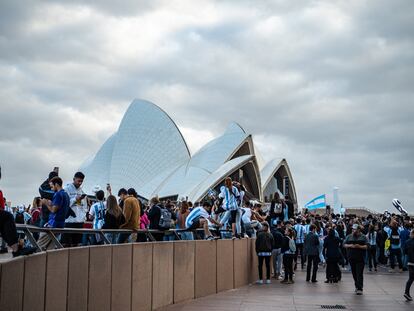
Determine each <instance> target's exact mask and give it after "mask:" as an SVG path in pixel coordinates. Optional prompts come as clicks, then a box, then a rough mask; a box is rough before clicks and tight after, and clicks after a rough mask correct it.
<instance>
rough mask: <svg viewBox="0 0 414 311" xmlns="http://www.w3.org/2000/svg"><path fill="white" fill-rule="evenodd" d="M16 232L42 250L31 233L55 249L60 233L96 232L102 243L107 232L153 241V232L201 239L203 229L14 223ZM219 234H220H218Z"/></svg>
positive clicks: (57, 245) (176, 237)
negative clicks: (40, 235)
mask: <svg viewBox="0 0 414 311" xmlns="http://www.w3.org/2000/svg"><path fill="white" fill-rule="evenodd" d="M16 228H17V232H20V233H23V234H24V235H25V236H26V237H27V239H28V240H29V242H30V244H32V246H33V247H35V248H36V249H37V251H44V250H45V249H44V247H42V246H41V245H39V243H38V241H39V240H37V239H36V238H35V237H34V235H33V233H44V234H46V235H47V236H48V237H49V239H50V242H52V243H53V244H54V247H55V248H57V249H61V248H64V246H63V245H62V244H61V242H60V241H59V238H58V236H59V235H60V234H82V235H83V234H86V235H94V234H97V235H99V236H100V238H101V240H102V241H103V243H104V244H112V243H111V241H110V240H109V239H108V237H107V236H106V234H107V233H110V234H122V233H125V234H133V233H136V234H143V235H145V237H146V238H147V239H148V241H151V242H155V241H156V239H155V237H154V234H162V235H163V236H164V235H174V237H175V239H176V240H182V238H181V235H180V233H183V232H192V233H193V236H194V238H195V239H202V236H201V235H200V233H202V232H204V229H202V228H199V229H192V230H189V229H169V230H155V229H139V230H129V229H89V228H82V229H77V228H40V227H36V226H31V225H23V224H16ZM217 231H218V232H219V233H222V232H231V230H227V229H217ZM220 235H221V234H220Z"/></svg>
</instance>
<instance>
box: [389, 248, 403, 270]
mask: <svg viewBox="0 0 414 311" xmlns="http://www.w3.org/2000/svg"><path fill="white" fill-rule="evenodd" d="M395 257H397V262H398V267H399V268H400V269H402V268H403V264H402V254H401V249H400V248H397V249H392V248H391V247H390V265H391V269H394V268H395Z"/></svg>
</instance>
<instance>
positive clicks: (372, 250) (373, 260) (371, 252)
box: [368, 245, 377, 269]
mask: <svg viewBox="0 0 414 311" xmlns="http://www.w3.org/2000/svg"><path fill="white" fill-rule="evenodd" d="M372 264H374V268H375V269H377V246H376V245H370V246H369V248H368V265H369V268H370V269H372Z"/></svg>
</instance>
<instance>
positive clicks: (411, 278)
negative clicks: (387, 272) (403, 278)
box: [405, 266, 414, 295]
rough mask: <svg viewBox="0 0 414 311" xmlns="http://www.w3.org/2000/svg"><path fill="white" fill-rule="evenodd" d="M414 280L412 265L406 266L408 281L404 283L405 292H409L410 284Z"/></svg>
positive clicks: (413, 267)
mask: <svg viewBox="0 0 414 311" xmlns="http://www.w3.org/2000/svg"><path fill="white" fill-rule="evenodd" d="M413 282H414V266H408V281H407V284H406V285H405V293H406V294H408V295H409V294H410V287H411V284H413Z"/></svg>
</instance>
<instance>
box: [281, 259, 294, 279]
mask: <svg viewBox="0 0 414 311" xmlns="http://www.w3.org/2000/svg"><path fill="white" fill-rule="evenodd" d="M294 256H295V255H294V254H283V266H284V267H285V280H286V281H287V280H293V259H294Z"/></svg>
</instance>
